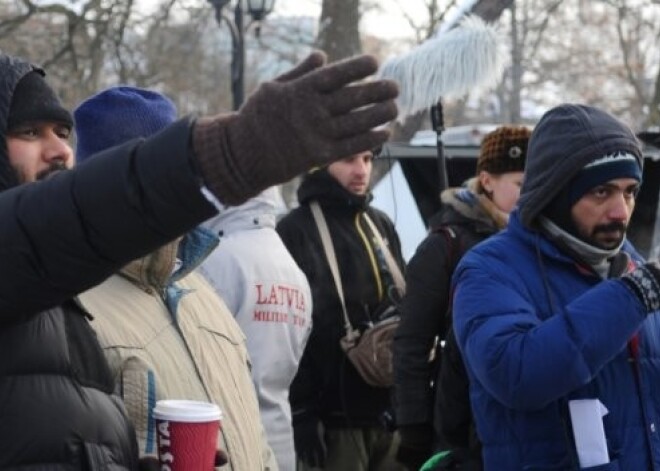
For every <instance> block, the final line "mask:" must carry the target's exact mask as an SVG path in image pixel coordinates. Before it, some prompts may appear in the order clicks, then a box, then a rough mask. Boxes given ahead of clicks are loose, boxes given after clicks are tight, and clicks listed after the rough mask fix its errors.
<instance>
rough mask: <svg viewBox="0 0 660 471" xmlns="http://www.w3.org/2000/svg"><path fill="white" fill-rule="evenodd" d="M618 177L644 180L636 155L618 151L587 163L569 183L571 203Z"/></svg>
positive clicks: (571, 204)
mask: <svg viewBox="0 0 660 471" xmlns="http://www.w3.org/2000/svg"><path fill="white" fill-rule="evenodd" d="M617 178H634V179H635V180H637V181H641V180H642V169H641V168H640V166H639V163H638V161H637V158H636V157H635V156H634V155H632V154H629V153H626V152H618V153H615V154H610V155H606V156H604V157H601V158H600V159H597V160H595V161H593V162H591V163H589V164H587V165H586V166H585V167H584V168H583V169H582V170H580V172H579V173H578V174H577V175H576V176H575V178H574V179H573V181H572V182H571V184H570V185H569V201H568V203H569V205H570V206H573V204H575V203H576V202H577V201H578V200H579V199H580V198H582V196H583V195H584V194H585V193H587V192H588V191H589V190H591V189H592V188H595V187H597V186H598V185H602V184H603V183H606V182H608V181H610V180H614V179H617Z"/></svg>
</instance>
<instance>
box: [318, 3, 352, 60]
mask: <svg viewBox="0 0 660 471" xmlns="http://www.w3.org/2000/svg"><path fill="white" fill-rule="evenodd" d="M359 23H360V0H323V4H322V6H321V20H320V28H319V35H318V38H317V41H316V42H317V47H318V48H319V49H322V50H323V51H325V52H326V54H328V60H329V61H331V62H332V61H336V60H339V59H345V58H346V57H351V56H354V55H356V54H359V53H360V52H361V51H362V45H361V44H360V31H359V28H358V26H359Z"/></svg>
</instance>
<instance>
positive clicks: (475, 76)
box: [378, 16, 506, 121]
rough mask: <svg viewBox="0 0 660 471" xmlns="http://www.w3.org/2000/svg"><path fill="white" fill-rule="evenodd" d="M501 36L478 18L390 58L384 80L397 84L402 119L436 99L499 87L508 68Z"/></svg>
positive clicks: (381, 73) (465, 20)
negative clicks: (498, 83)
mask: <svg viewBox="0 0 660 471" xmlns="http://www.w3.org/2000/svg"><path fill="white" fill-rule="evenodd" d="M503 42H504V41H503V36H502V34H500V33H499V32H498V31H497V29H496V28H495V27H493V26H492V25H488V24H486V23H485V22H484V21H483V20H482V19H481V18H479V17H477V16H466V17H464V18H463V20H462V21H461V23H460V24H459V25H458V26H457V27H456V28H454V29H451V30H449V31H447V32H445V33H441V34H439V35H438V36H436V37H434V38H431V39H429V40H427V41H425V42H423V43H422V44H420V45H419V46H417V47H415V48H414V49H412V50H411V51H409V52H407V53H406V54H404V55H402V56H400V57H395V58H393V59H389V60H388V61H386V62H385V63H384V64H383V65H382V67H381V68H380V71H379V73H378V75H379V77H380V78H387V79H391V80H394V81H396V82H398V84H399V87H400V94H399V98H398V102H397V104H398V106H399V117H398V119H399V121H403V119H404V118H405V117H406V116H408V115H411V114H414V113H416V112H418V111H420V110H422V109H425V108H429V107H431V106H434V105H436V104H437V103H438V101H439V100H440V99H441V98H450V97H457V96H462V95H465V94H466V93H467V92H470V91H475V90H476V91H480V90H483V89H486V88H489V87H492V86H493V85H495V84H496V83H497V82H498V80H499V79H500V78H501V76H502V73H503V72H504V65H505V64H504V63H505V57H506V53H505V51H504V47H503Z"/></svg>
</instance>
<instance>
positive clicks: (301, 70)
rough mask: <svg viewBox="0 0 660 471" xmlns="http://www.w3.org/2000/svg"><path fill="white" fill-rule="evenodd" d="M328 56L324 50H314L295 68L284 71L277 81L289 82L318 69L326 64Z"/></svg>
mask: <svg viewBox="0 0 660 471" xmlns="http://www.w3.org/2000/svg"><path fill="white" fill-rule="evenodd" d="M326 61H327V57H326V55H325V53H324V52H322V51H314V52H312V53H311V54H310V55H308V56H307V57H306V58H305V59H304V60H303V61H302V62H300V63H298V65H296V66H295V67H294V68H293V69H290V70H288V71H287V72H284V73H283V74H282V75H280V76H279V77H277V78H276V79H275V81H276V82H289V81H291V80H295V79H297V78H299V77H302V76H303V75H305V74H308V73H310V72H311V71H313V70H315V69H318V68H319V67H321V66H322V65H324V64H325V63H326Z"/></svg>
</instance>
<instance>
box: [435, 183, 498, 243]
mask: <svg viewBox="0 0 660 471" xmlns="http://www.w3.org/2000/svg"><path fill="white" fill-rule="evenodd" d="M476 183H477V179H476V178H471V179H470V180H468V182H467V185H466V186H465V187H461V188H449V189H447V190H445V191H443V192H442V194H441V195H440V200H441V201H442V204H443V205H446V206H449V207H450V208H452V209H453V210H454V211H456V212H457V213H458V214H460V215H461V216H463V217H465V218H467V219H469V220H471V221H474V222H476V223H477V230H479V231H480V232H496V231H498V230H501V229H504V228H505V227H506V225H507V223H508V222H509V215H508V214H507V213H505V212H503V211H501V210H500V209H499V208H498V207H497V206H495V203H493V202H492V201H491V200H490V199H489V198H488V197H487V196H486V195H484V194H481V193H478V192H477V185H476ZM442 222H443V223H445V224H448V223H451V222H452V221H450V220H447V221H445V220H444V218H443V220H442Z"/></svg>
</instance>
